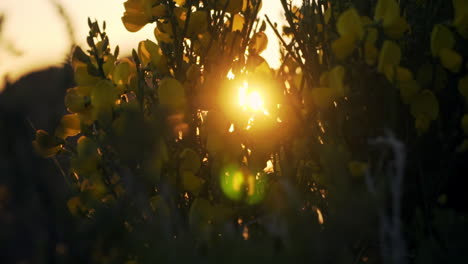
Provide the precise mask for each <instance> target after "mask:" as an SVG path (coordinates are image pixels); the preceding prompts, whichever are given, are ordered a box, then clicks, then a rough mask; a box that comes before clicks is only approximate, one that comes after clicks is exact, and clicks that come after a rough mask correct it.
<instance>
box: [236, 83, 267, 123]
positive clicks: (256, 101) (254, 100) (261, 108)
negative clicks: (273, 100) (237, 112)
mask: <svg viewBox="0 0 468 264" xmlns="http://www.w3.org/2000/svg"><path fill="white" fill-rule="evenodd" d="M239 105H240V106H241V107H242V109H244V110H246V111H252V112H262V113H264V114H265V115H268V111H267V110H266V109H265V101H264V99H263V96H262V94H261V93H260V92H259V91H258V90H253V89H251V88H249V83H248V82H244V84H243V85H242V86H241V87H240V88H239Z"/></svg>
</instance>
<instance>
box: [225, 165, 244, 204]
mask: <svg viewBox="0 0 468 264" xmlns="http://www.w3.org/2000/svg"><path fill="white" fill-rule="evenodd" d="M220 183H221V189H222V190H223V193H224V194H225V195H226V196H227V197H228V198H229V199H232V200H239V199H240V198H242V195H243V192H242V187H243V184H244V175H242V172H240V171H239V170H238V169H236V168H228V169H226V170H225V171H224V173H223V174H221V179H220Z"/></svg>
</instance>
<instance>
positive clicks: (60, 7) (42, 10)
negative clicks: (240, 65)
mask: <svg viewBox="0 0 468 264" xmlns="http://www.w3.org/2000/svg"><path fill="white" fill-rule="evenodd" d="M123 2H125V1H124V0H117V1H116V0H80V1H77V0H2V1H0V14H3V15H4V21H3V25H2V31H1V34H0V42H1V44H0V47H1V48H0V91H1V90H2V89H3V87H4V82H5V77H7V76H8V79H9V80H10V81H15V80H17V79H18V78H19V77H20V76H22V75H24V74H26V73H28V72H31V71H35V70H38V69H41V68H44V67H49V66H56V65H60V64H61V63H63V62H65V59H66V56H67V54H68V53H69V52H70V49H71V45H72V44H73V43H74V42H76V44H78V45H80V46H85V45H86V42H85V41H86V36H87V34H88V30H89V29H88V24H87V22H86V21H87V18H88V17H90V18H91V19H92V20H94V19H97V20H98V21H100V22H102V21H104V20H105V21H106V22H107V32H108V35H109V37H110V41H111V46H115V45H119V46H120V50H121V54H122V55H127V54H130V52H131V50H132V48H136V47H137V45H138V42H139V41H140V40H143V39H150V40H153V41H155V38H154V35H153V30H154V24H148V25H147V26H145V27H144V28H143V29H142V30H140V31H139V32H136V33H131V32H128V31H126V30H125V28H124V26H123V24H122V21H121V17H122V15H123V13H124V7H123ZM293 2H300V1H298V0H295V1H293ZM265 14H268V16H269V17H270V19H271V20H272V21H276V22H278V24H281V21H283V18H282V7H281V4H280V2H279V1H266V2H265V3H264V5H263V7H262V10H261V14H260V17H261V18H263V17H264V15H265ZM267 34H268V35H269V37H270V38H269V39H270V41H269V45H268V49H267V50H266V51H265V52H264V53H263V55H264V57H265V58H266V59H267V61H268V63H269V64H270V66H271V67H273V68H277V67H279V52H278V50H279V46H278V42H277V39H276V37H275V36H274V34H273V32H272V30H271V28H267Z"/></svg>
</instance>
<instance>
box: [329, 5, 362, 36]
mask: <svg viewBox="0 0 468 264" xmlns="http://www.w3.org/2000/svg"><path fill="white" fill-rule="evenodd" d="M336 28H337V30H338V33H339V34H340V36H345V35H351V36H352V37H353V38H354V40H359V39H361V38H362V36H363V35H364V28H363V25H362V21H361V17H360V16H359V14H358V12H357V10H356V9H355V8H349V9H348V10H346V11H344V12H343V13H342V14H341V15H340V17H338V21H337V23H336Z"/></svg>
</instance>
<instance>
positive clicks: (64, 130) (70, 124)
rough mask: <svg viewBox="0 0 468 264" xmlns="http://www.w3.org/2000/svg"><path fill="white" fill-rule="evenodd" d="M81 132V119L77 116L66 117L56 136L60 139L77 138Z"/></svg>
mask: <svg viewBox="0 0 468 264" xmlns="http://www.w3.org/2000/svg"><path fill="white" fill-rule="evenodd" d="M80 132H81V126H80V118H79V117H78V115H77V114H69V115H64V116H63V117H62V119H61V120H60V124H59V126H58V127H57V128H56V130H55V135H56V136H57V137H59V138H67V137H72V136H76V135H78V134H79V133H80Z"/></svg>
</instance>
